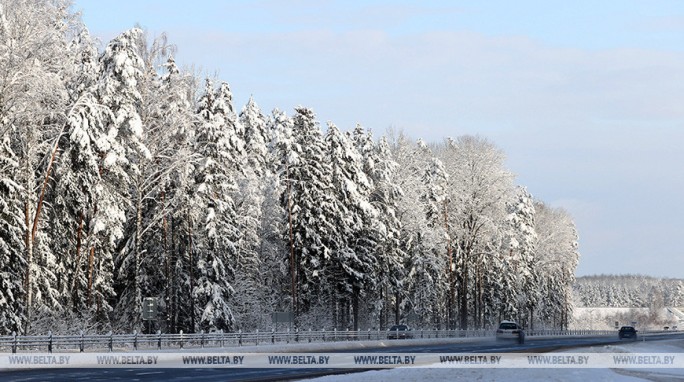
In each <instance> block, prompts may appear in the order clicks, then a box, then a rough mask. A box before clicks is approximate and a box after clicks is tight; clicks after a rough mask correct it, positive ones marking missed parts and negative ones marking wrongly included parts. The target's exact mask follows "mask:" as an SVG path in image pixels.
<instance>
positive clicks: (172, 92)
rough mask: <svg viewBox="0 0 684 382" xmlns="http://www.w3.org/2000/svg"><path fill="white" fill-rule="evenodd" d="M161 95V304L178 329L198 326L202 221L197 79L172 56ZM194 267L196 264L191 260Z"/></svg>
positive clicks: (171, 325)
mask: <svg viewBox="0 0 684 382" xmlns="http://www.w3.org/2000/svg"><path fill="white" fill-rule="evenodd" d="M164 68H165V70H166V73H165V74H164V75H163V76H162V78H161V81H162V84H161V88H160V95H159V98H160V99H161V105H160V107H161V115H160V116H159V117H160V124H161V126H164V127H165V132H164V134H162V135H163V136H165V138H166V139H167V140H168V145H166V148H165V153H166V154H164V155H162V156H161V157H160V158H158V160H159V161H160V162H161V163H162V164H161V165H160V168H162V169H165V171H164V172H163V174H162V176H161V179H160V181H161V187H160V192H161V194H160V195H159V196H158V200H159V204H160V205H163V211H160V212H161V221H160V222H159V224H160V227H158V234H159V235H160V241H161V247H162V248H161V252H162V254H163V255H162V256H161V257H162V261H163V264H164V267H163V269H164V270H163V275H164V277H163V280H162V283H161V285H160V286H159V287H160V288H161V293H160V297H163V300H162V302H161V303H160V309H161V310H162V312H163V313H164V319H165V321H166V330H167V331H170V332H172V333H178V332H179V331H180V330H183V331H185V332H192V331H194V325H192V323H191V317H192V316H194V313H192V312H191V301H190V300H191V299H189V298H188V296H191V290H190V274H191V270H192V269H191V264H190V258H191V256H190V254H191V249H192V248H191V244H192V240H191V236H192V235H191V233H192V232H193V225H194V222H196V221H198V214H199V210H200V208H199V207H198V205H197V204H198V203H199V200H198V198H196V197H195V196H194V189H195V183H194V180H195V179H194V173H195V169H196V167H197V163H196V162H197V159H198V158H197V156H196V154H195V153H194V147H193V142H194V132H195V130H194V128H193V127H194V126H195V125H196V119H197V114H196V113H195V108H194V92H195V88H196V79H195V77H194V76H193V75H191V74H187V73H182V72H181V71H180V70H179V69H178V67H177V66H176V63H175V60H174V59H173V57H169V58H168V60H167V62H166V64H165V65H164ZM192 266H193V267H194V265H192Z"/></svg>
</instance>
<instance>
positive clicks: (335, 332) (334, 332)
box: [333, 328, 337, 342]
mask: <svg viewBox="0 0 684 382" xmlns="http://www.w3.org/2000/svg"><path fill="white" fill-rule="evenodd" d="M333 341H334V342H336V341H337V328H334V329H333Z"/></svg>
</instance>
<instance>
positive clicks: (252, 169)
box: [233, 97, 273, 330]
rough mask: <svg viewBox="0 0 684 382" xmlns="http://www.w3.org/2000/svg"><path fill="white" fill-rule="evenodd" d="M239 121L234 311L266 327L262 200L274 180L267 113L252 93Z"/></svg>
mask: <svg viewBox="0 0 684 382" xmlns="http://www.w3.org/2000/svg"><path fill="white" fill-rule="evenodd" d="M240 124H241V125H242V126H243V128H244V140H245V150H244V159H243V163H245V166H244V169H243V172H242V175H241V176H240V177H239V180H238V183H239V189H240V192H239V193H237V194H236V203H237V211H238V212H237V215H238V219H239V221H238V225H239V227H240V240H239V248H238V259H237V261H236V268H235V272H236V273H235V283H234V285H233V287H234V289H235V299H234V304H233V305H234V311H233V313H234V314H235V316H236V322H239V323H240V326H241V328H242V329H248V330H249V329H254V328H259V327H260V326H261V327H263V324H265V323H267V322H268V319H269V318H270V317H269V315H268V313H269V312H271V311H272V310H271V307H270V304H268V303H267V301H269V298H268V295H269V293H270V290H269V289H267V287H268V286H266V285H264V283H263V280H262V273H261V268H262V262H263V257H264V254H263V253H262V251H263V247H262V243H261V241H262V237H263V235H264V232H263V220H264V219H265V216H264V214H263V208H264V206H263V204H264V202H265V191H266V188H267V187H268V186H270V185H271V184H272V183H273V171H272V169H270V168H268V167H267V166H266V164H267V160H268V146H267V141H268V135H267V121H266V117H265V116H264V115H263V114H262V113H261V110H260V109H259V106H258V105H257V104H256V102H255V101H254V99H253V98H252V97H250V99H249V101H248V102H247V104H246V105H245V106H244V107H243V108H242V111H241V112H240Z"/></svg>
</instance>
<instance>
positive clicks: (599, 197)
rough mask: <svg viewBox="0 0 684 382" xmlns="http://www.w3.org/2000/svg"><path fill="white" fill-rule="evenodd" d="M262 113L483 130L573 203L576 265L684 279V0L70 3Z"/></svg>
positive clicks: (417, 132) (587, 270)
mask: <svg viewBox="0 0 684 382" xmlns="http://www.w3.org/2000/svg"><path fill="white" fill-rule="evenodd" d="M74 10H76V11H82V13H83V19H84V21H85V23H86V25H87V26H88V28H89V29H90V32H91V34H92V35H94V36H96V37H98V38H99V39H101V40H102V41H103V43H106V42H107V41H109V39H111V38H113V37H114V36H115V35H117V34H119V33H120V32H122V31H124V30H127V29H129V28H131V27H133V26H135V25H136V24H139V25H141V26H142V27H143V28H144V29H145V30H147V32H148V34H149V35H150V36H157V35H159V34H161V33H163V32H165V33H166V34H167V35H168V37H169V41H170V42H171V43H172V44H175V45H176V46H177V49H178V51H177V54H176V61H177V62H178V63H179V65H181V66H184V67H186V68H190V66H194V67H195V69H196V70H199V71H200V73H202V74H205V75H212V76H213V75H217V76H218V78H220V79H221V80H224V81H226V82H228V83H229V84H230V85H231V89H232V90H233V93H234V101H235V105H236V107H237V108H241V107H242V106H243V105H244V104H245V103H246V102H247V99H248V98H249V96H250V95H253V96H254V99H255V100H256V102H257V103H258V104H259V106H260V107H261V109H262V111H264V112H266V113H269V112H270V111H271V109H273V108H274V107H278V108H280V109H282V110H286V111H288V114H290V115H291V114H292V110H293V108H294V107H295V106H298V105H303V106H308V107H311V108H313V109H314V111H315V112H316V113H317V115H318V118H319V120H321V121H322V122H325V121H328V120H330V121H333V122H335V124H337V125H338V126H339V127H340V128H342V129H350V128H352V127H354V126H355V125H356V123H360V124H362V125H363V126H365V127H367V128H370V129H372V130H373V132H374V134H375V135H376V136H379V135H382V134H383V133H384V132H385V131H386V130H387V128H389V127H393V128H394V129H397V130H403V131H404V132H405V133H406V134H408V135H409V136H411V137H414V138H423V139H424V140H426V141H432V142H435V141H441V140H442V139H443V138H445V137H457V136H460V135H465V134H471V135H480V136H483V137H487V138H489V139H490V140H492V141H493V142H494V143H495V144H496V145H497V146H499V147H500V148H501V149H502V150H503V151H504V152H505V153H506V155H507V157H508V162H507V163H508V167H509V169H510V170H511V171H512V172H514V173H515V174H516V175H517V182H518V184H521V185H524V186H526V187H527V188H528V190H529V191H530V192H531V193H532V194H533V195H534V196H535V197H536V198H537V199H540V200H542V201H544V202H546V203H547V204H549V205H551V206H554V207H563V208H565V209H566V210H568V211H569V212H570V213H571V214H572V215H573V217H574V218H575V223H576V224H577V228H578V231H579V236H580V252H581V254H582V257H581V259H580V265H579V267H578V270H577V274H578V275H579V276H582V275H588V274H600V273H611V274H621V273H639V274H647V275H652V276H661V277H677V278H684V202H683V200H682V198H683V197H684V168H683V166H684V149H683V148H682V145H683V144H684V1H681V0H653V1H646V0H600V1H596V0H586V1H585V0H572V1H567V0H564V1H554V0H538V1H534V0H516V1H508V0H499V1H489V0H488V1H476V0H472V1H426V0H422V1H421V0H418V1H390V0H387V1H344V0H340V1H325V0H311V1H308V0H292V1H288V0H263V1H222V0H211V1H204V0H195V1H188V0H116V1H101V0H76V1H75V4H74Z"/></svg>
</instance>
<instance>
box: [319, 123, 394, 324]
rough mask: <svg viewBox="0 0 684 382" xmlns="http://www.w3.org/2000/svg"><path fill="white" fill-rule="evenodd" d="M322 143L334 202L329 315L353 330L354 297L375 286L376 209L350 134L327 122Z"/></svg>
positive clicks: (355, 316)
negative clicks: (326, 129) (328, 168)
mask: <svg viewBox="0 0 684 382" xmlns="http://www.w3.org/2000/svg"><path fill="white" fill-rule="evenodd" d="M325 143H326V146H327V157H328V160H329V161H330V166H331V174H332V176H331V178H330V181H331V183H330V189H331V193H332V195H333V197H334V203H335V205H336V206H335V208H334V209H333V212H335V213H336V216H334V217H333V219H334V221H335V224H336V225H337V229H336V232H337V235H336V236H335V237H334V238H335V242H332V243H331V245H332V248H333V251H334V253H333V259H334V260H333V261H332V262H331V264H330V270H331V272H330V273H329V276H331V277H332V279H331V280H330V281H331V282H332V283H333V284H334V285H335V287H336V290H335V291H334V293H335V294H334V298H333V301H331V302H332V303H333V306H332V308H333V316H334V317H335V320H334V321H335V324H336V327H344V326H347V325H346V324H347V323H348V322H349V318H351V324H352V327H353V328H354V330H358V327H359V307H360V305H359V300H360V299H361V298H362V297H364V296H365V295H366V294H367V292H368V290H373V289H375V286H376V272H377V264H378V259H377V252H376V249H377V247H378V245H379V242H380V240H381V238H380V233H379V227H378V226H377V224H376V220H377V211H376V210H375V207H373V205H372V204H371V203H370V194H371V192H372V188H371V183H370V181H369V179H368V178H367V176H366V174H365V173H364V171H363V162H362V157H361V155H359V153H358V151H357V150H356V148H355V147H354V146H353V144H352V142H351V140H350V139H349V138H348V137H347V135H345V134H342V133H341V132H340V130H339V129H338V128H337V127H336V126H335V125H334V124H332V123H328V132H327V134H326V136H325ZM346 312H350V313H351V317H349V315H346V314H344V313H346ZM340 313H342V314H340ZM345 316H346V317H345Z"/></svg>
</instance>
